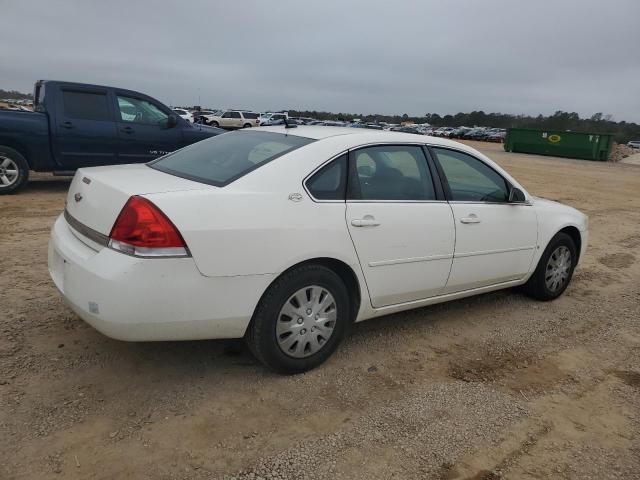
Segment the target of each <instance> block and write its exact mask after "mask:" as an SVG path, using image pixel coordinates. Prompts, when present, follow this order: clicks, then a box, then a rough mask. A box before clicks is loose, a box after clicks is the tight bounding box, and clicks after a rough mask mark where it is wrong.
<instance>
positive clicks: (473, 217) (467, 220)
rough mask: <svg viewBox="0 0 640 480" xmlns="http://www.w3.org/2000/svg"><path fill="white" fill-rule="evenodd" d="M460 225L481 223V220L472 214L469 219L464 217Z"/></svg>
mask: <svg viewBox="0 0 640 480" xmlns="http://www.w3.org/2000/svg"><path fill="white" fill-rule="evenodd" d="M460 223H480V219H479V218H478V216H477V215H476V214H475V213H471V214H470V215H469V216H468V217H462V218H461V219H460Z"/></svg>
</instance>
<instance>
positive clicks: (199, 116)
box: [191, 110, 217, 125]
mask: <svg viewBox="0 0 640 480" xmlns="http://www.w3.org/2000/svg"><path fill="white" fill-rule="evenodd" d="M216 112H217V111H216V110H194V111H193V112H191V114H192V115H193V122H194V123H201V124H203V125H209V123H210V122H209V118H210V117H212V116H215V115H216Z"/></svg>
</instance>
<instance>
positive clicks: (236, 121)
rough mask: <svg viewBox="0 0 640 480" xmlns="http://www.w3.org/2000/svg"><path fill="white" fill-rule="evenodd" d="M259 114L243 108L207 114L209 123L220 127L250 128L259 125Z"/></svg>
mask: <svg viewBox="0 0 640 480" xmlns="http://www.w3.org/2000/svg"><path fill="white" fill-rule="evenodd" d="M259 117H260V114H259V113H256V112H245V111H243V110H227V111H225V112H222V113H221V114H219V115H211V116H208V117H207V119H208V121H209V125H211V126H212V127H220V128H228V129H232V128H234V129H235V128H251V127H258V126H260V120H259Z"/></svg>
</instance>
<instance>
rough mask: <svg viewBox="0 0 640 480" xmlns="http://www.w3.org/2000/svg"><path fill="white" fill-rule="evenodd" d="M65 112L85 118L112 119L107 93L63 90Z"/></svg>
mask: <svg viewBox="0 0 640 480" xmlns="http://www.w3.org/2000/svg"><path fill="white" fill-rule="evenodd" d="M62 102H63V104H64V114H65V116H67V117H70V118H82V119H85V120H110V119H109V104H108V102H107V95H106V94H104V93H89V92H74V91H72V90H63V91H62Z"/></svg>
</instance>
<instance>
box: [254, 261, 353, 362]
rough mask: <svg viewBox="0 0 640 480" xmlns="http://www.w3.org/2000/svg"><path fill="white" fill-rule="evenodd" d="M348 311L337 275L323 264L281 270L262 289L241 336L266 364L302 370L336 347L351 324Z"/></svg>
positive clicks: (323, 358) (329, 353)
mask: <svg viewBox="0 0 640 480" xmlns="http://www.w3.org/2000/svg"><path fill="white" fill-rule="evenodd" d="M298 299H301V300H302V301H298ZM350 312H351V309H350V306H349V295H348V292H347V288H346V286H345V284H344V282H343V281H342V280H341V279H340V277H339V276H338V275H337V274H336V273H335V272H334V271H332V270H330V269H329V268H327V267H324V266H322V265H304V266H301V267H298V268H295V269H293V270H290V271H288V272H286V273H285V274H283V275H282V276H281V277H280V278H278V279H277V280H276V281H275V282H274V283H273V284H272V285H271V286H270V287H269V289H268V290H267V291H266V292H265V294H264V295H263V297H262V299H261V300H260V303H259V304H258V307H257V308H256V311H255V313H254V315H253V318H252V319H251V323H250V325H249V328H248V329H247V333H246V335H245V341H246V343H247V346H248V347H249V350H250V351H251V352H252V353H253V355H254V356H255V357H256V358H257V359H258V360H259V361H260V362H262V363H263V364H264V365H266V366H267V367H268V368H270V369H272V370H274V371H276V372H279V373H285V374H294V373H302V372H306V371H308V370H311V369H312V368H315V367H317V366H318V365H320V364H321V363H323V362H324V361H325V360H326V359H327V358H329V356H331V354H332V353H333V352H334V351H335V350H336V348H337V347H338V345H339V344H340V342H341V341H342V340H343V338H344V337H345V336H346V334H347V332H348V330H349V328H350V325H351V318H350ZM287 313H290V315H287ZM295 316H297V318H295ZM314 329H315V333H314ZM296 339H298V340H296Z"/></svg>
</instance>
